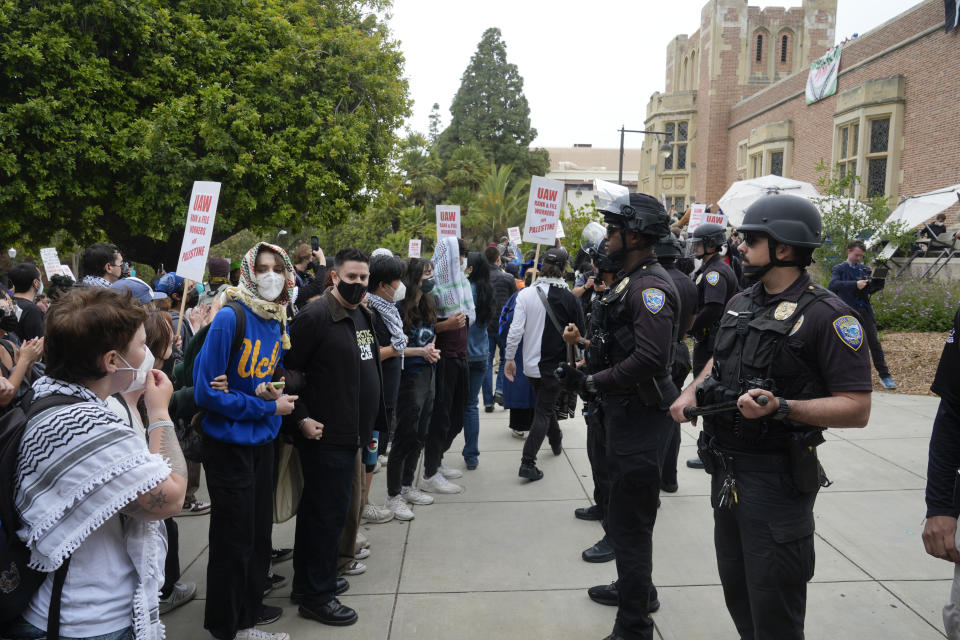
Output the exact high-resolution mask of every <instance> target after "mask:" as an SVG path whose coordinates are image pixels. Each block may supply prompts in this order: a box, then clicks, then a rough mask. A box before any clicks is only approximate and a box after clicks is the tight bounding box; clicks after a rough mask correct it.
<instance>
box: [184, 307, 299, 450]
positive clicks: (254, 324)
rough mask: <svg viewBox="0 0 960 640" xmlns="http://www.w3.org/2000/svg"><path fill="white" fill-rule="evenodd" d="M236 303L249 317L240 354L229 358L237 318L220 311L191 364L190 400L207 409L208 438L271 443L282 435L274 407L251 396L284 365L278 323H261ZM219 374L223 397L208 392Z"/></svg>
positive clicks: (204, 426) (226, 311) (238, 352)
mask: <svg viewBox="0 0 960 640" xmlns="http://www.w3.org/2000/svg"><path fill="white" fill-rule="evenodd" d="M240 304H241V306H242V307H243V310H244V311H245V312H246V314H247V318H246V321H247V326H246V331H245V333H244V338H243V343H242V345H241V346H240V349H239V350H238V351H237V353H236V354H235V355H234V356H233V357H232V358H231V357H230V347H231V346H232V344H233V335H234V333H235V331H236V327H237V316H236V313H234V311H233V309H231V308H230V307H224V308H222V309H221V310H220V311H218V312H217V315H216V316H214V318H213V322H212V323H210V329H209V330H208V333H207V338H206V340H204V342H203V346H202V347H201V348H200V353H199V354H198V355H197V360H196V362H195V363H194V366H193V397H194V401H195V402H196V403H197V406H198V407H202V408H204V409H206V410H207V413H206V415H205V416H204V418H203V431H204V432H205V433H206V434H207V435H209V436H210V437H212V438H215V439H217V440H222V441H223V442H231V443H233V444H242V445H259V444H265V443H267V442H270V441H271V440H273V439H274V438H276V437H277V432H279V431H280V420H281V419H280V416H278V415H274V414H275V413H276V411H277V403H276V402H273V401H272V400H271V401H267V400H261V399H260V398H258V397H257V396H256V395H255V394H254V391H255V390H256V388H257V385H259V384H260V383H261V382H269V381H270V380H271V379H272V378H273V372H274V370H275V369H276V368H277V367H278V366H282V363H283V348H282V347H281V345H280V323H279V322H277V321H276V320H264V319H263V318H261V317H259V316H258V315H256V314H255V313H253V312H252V311H250V309H249V308H247V307H246V305H244V304H243V303H240ZM228 358H229V360H230V361H229V362H228V361H227V360H228ZM223 373H226V374H227V383H228V385H229V391H228V392H227V393H224V392H222V391H215V390H213V389H211V388H210V381H211V380H213V379H214V378H216V377H217V376H219V375H222V374H223Z"/></svg>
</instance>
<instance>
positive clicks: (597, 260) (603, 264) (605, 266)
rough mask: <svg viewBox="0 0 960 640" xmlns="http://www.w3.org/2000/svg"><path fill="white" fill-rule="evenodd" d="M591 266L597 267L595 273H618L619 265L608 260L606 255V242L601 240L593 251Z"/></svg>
mask: <svg viewBox="0 0 960 640" xmlns="http://www.w3.org/2000/svg"><path fill="white" fill-rule="evenodd" d="M591 257H592V258H593V264H594V265H596V267H597V273H616V272H617V271H620V265H619V264H617V263H616V262H614V261H613V260H611V259H610V256H608V255H607V241H606V240H603V241H602V242H601V243H600V245H599V246H598V247H597V248H596V249H595V250H594V254H593V256H591Z"/></svg>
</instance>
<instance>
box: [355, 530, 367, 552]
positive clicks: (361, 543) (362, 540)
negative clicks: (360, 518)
mask: <svg viewBox="0 0 960 640" xmlns="http://www.w3.org/2000/svg"><path fill="white" fill-rule="evenodd" d="M357 548H358V549H369V548H370V541H369V540H367V536H365V535H363V531H357Z"/></svg>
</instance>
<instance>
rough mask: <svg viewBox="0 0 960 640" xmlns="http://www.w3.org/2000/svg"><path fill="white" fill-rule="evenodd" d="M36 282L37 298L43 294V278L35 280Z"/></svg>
mask: <svg viewBox="0 0 960 640" xmlns="http://www.w3.org/2000/svg"><path fill="white" fill-rule="evenodd" d="M37 282H38V283H39V284H38V285H37V296H36V297H38V298H39V297H40V296H42V295H43V280H37Z"/></svg>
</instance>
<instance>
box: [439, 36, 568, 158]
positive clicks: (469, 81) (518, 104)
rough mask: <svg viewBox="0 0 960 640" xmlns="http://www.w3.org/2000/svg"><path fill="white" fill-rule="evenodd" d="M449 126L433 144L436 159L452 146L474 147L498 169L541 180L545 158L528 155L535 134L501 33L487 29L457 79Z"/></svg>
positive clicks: (533, 153) (537, 153)
mask: <svg viewBox="0 0 960 640" xmlns="http://www.w3.org/2000/svg"><path fill="white" fill-rule="evenodd" d="M450 114H451V116H452V118H451V120H450V125H449V126H448V127H447V128H446V129H445V130H444V131H443V133H441V134H440V136H439V138H438V139H437V146H438V151H439V154H440V156H441V157H444V158H447V157H450V156H451V155H452V154H453V152H454V150H455V149H456V148H457V147H462V146H465V145H477V146H478V147H479V148H480V149H482V150H483V152H484V154H485V155H486V156H487V157H488V158H489V159H491V160H493V162H495V163H496V164H497V165H498V166H499V165H510V166H511V167H514V169H515V171H516V172H517V173H516V175H517V176H520V177H526V176H529V175H544V174H545V173H546V171H547V170H548V169H549V166H550V159H549V156H548V155H547V152H546V151H545V150H543V149H538V150H536V151H531V150H530V148H529V147H530V143H531V142H533V140H534V138H536V137H537V130H536V129H534V128H533V127H532V126H531V124H530V105H529V104H528V103H527V98H526V97H525V96H524V95H523V78H521V77H520V73H519V71H518V70H517V66H516V65H515V64H511V63H509V62H507V47H506V44H505V43H504V42H503V40H502V39H501V34H500V30H499V29H496V28H491V29H487V30H486V31H485V32H484V34H483V37H482V38H481V40H480V43H479V44H478V45H477V51H476V53H474V54H473V57H471V58H470V64H469V65H467V68H466V70H465V71H464V72H463V76H462V78H461V80H460V88H459V89H458V90H457V94H456V96H455V97H454V99H453V104H452V105H451V107H450Z"/></svg>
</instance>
